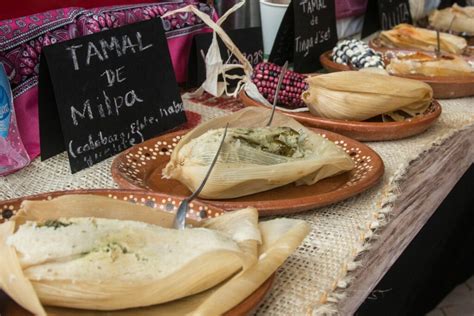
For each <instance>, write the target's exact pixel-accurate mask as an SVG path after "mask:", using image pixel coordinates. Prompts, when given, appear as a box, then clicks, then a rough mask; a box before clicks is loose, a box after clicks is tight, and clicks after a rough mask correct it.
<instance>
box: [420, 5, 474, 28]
mask: <svg viewBox="0 0 474 316" xmlns="http://www.w3.org/2000/svg"><path fill="white" fill-rule="evenodd" d="M429 22H430V25H431V26H432V27H434V28H435V29H437V30H442V31H454V32H458V33H467V34H468V35H474V7H472V6H471V7H460V6H458V5H457V4H456V3H455V4H454V5H453V6H452V7H450V8H446V9H443V10H434V11H433V12H431V13H430V16H429Z"/></svg>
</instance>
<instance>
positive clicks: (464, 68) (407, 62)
mask: <svg viewBox="0 0 474 316" xmlns="http://www.w3.org/2000/svg"><path fill="white" fill-rule="evenodd" d="M386 69H387V71H388V72H389V73H391V74H397V75H413V74H417V75H423V76H461V77H464V76H474V68H473V67H471V66H470V65H469V63H468V62H467V61H466V60H465V59H463V58H462V57H460V56H456V55H442V56H441V57H440V58H436V57H435V56H431V55H428V54H424V53H421V52H417V53H413V54H403V55H400V54H399V55H397V56H396V57H394V58H392V59H391V60H390V64H388V65H387V67H386Z"/></svg>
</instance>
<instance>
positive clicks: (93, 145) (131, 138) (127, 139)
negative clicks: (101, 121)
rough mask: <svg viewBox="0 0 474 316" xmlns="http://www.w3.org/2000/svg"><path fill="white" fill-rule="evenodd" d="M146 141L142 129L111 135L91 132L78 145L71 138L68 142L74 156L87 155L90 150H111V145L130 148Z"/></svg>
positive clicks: (69, 149) (70, 152) (70, 151)
mask: <svg viewBox="0 0 474 316" xmlns="http://www.w3.org/2000/svg"><path fill="white" fill-rule="evenodd" d="M143 141H144V137H143V134H142V133H141V132H140V131H138V130H137V131H130V132H120V133H114V134H111V135H104V134H103V132H102V131H99V132H98V133H97V135H92V134H89V135H88V136H87V140H86V141H85V142H84V143H82V144H79V145H76V142H75V141H74V140H70V141H69V144H68V151H69V154H70V155H71V156H72V157H73V158H77V157H78V156H81V155H85V154H87V153H88V152H90V151H97V150H101V148H105V149H104V150H110V147H114V146H119V147H120V148H124V149H125V148H128V147H130V146H133V145H135V144H138V143H141V142H143Z"/></svg>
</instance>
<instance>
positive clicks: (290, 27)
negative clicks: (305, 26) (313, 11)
mask: <svg viewBox="0 0 474 316" xmlns="http://www.w3.org/2000/svg"><path fill="white" fill-rule="evenodd" d="M294 38H295V14H294V12H293V5H291V4H290V5H289V6H288V9H286V11H285V15H284V16H283V20H282V21H281V24H280V27H279V28H278V32H277V35H276V36H275V41H274V42H273V47H272V51H271V52H270V56H269V57H268V61H270V62H272V63H275V64H277V65H280V66H283V65H284V64H285V62H286V61H288V62H293V54H294V45H293V43H294Z"/></svg>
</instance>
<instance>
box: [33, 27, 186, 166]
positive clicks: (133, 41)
mask: <svg viewBox="0 0 474 316" xmlns="http://www.w3.org/2000/svg"><path fill="white" fill-rule="evenodd" d="M38 101H39V119H40V140H41V157H42V159H43V160H44V159H47V158H49V157H52V156H54V155H56V154H58V153H60V152H62V151H64V150H66V151H67V153H68V156H69V162H70V165H71V171H72V172H73V173H74V172H77V171H79V170H81V169H84V168H86V167H88V166H91V165H93V164H95V163H97V162H99V161H102V160H104V159H106V158H108V157H110V156H112V155H114V154H116V153H119V152H121V151H123V150H124V149H126V148H129V147H130V146H132V145H134V144H137V143H140V142H143V141H144V140H146V139H149V138H151V137H153V136H156V135H157V134H159V133H161V132H163V131H166V130H169V129H171V128H174V127H176V126H178V125H180V124H182V123H184V122H185V121H186V116H185V114H184V109H183V103H182V100H181V97H180V94H179V89H178V86H177V83H176V78H175V75H174V71H173V67H172V64H171V58H170V55H169V51H168V45H167V41H166V38H165V35H164V31H163V27H162V22H161V20H160V19H153V20H149V21H145V22H139V23H136V24H131V25H127V26H124V27H120V28H116V29H113V30H107V31H104V32H100V33H96V34H93V35H89V36H85V37H81V38H77V39H74V40H70V41H66V42H62V43H58V44H55V45H51V46H48V47H45V48H44V49H43V52H42V56H41V64H40V80H39V100H38Z"/></svg>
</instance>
